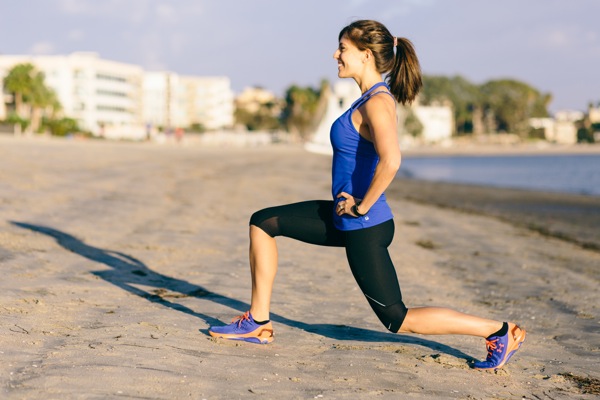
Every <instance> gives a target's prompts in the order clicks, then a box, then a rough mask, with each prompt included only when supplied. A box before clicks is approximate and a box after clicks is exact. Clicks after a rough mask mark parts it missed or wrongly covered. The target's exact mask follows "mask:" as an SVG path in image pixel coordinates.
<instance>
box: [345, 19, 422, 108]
mask: <svg viewBox="0 0 600 400" xmlns="http://www.w3.org/2000/svg"><path fill="white" fill-rule="evenodd" d="M343 36H346V37H347V38H348V39H350V40H351V41H352V43H354V45H356V47H358V48H359V49H360V50H367V49H369V50H371V52H372V53H373V56H374V57H375V67H376V68H377V71H379V72H380V73H382V74H383V73H387V77H386V82H387V84H388V85H389V86H390V91H391V92H392V94H393V95H394V97H395V98H396V99H397V100H398V102H399V103H401V104H410V103H412V102H413V100H414V99H415V97H417V94H418V93H419V91H420V90H421V87H422V86H423V82H422V80H421V66H420V65H419V60H418V59H417V53H416V52H415V49H414V47H413V44H412V43H411V42H410V40H408V39H406V38H400V37H399V38H395V37H394V36H392V34H391V33H390V31H389V30H388V29H387V28H386V27H385V26H384V25H383V24H381V23H380V22H377V21H372V20H360V21H355V22H353V23H351V24H350V25H348V26H346V27H345V28H344V29H342V30H341V31H340V35H339V40H341V39H342V37H343ZM394 42H397V44H396V53H395V54H394Z"/></svg>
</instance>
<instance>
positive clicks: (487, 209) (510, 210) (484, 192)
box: [387, 177, 600, 252]
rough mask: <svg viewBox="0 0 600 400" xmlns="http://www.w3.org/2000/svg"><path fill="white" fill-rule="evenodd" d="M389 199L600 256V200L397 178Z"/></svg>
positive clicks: (553, 193)
mask: <svg viewBox="0 0 600 400" xmlns="http://www.w3.org/2000/svg"><path fill="white" fill-rule="evenodd" d="M387 193H388V196H399V197H401V198H404V199H407V200H410V201H415V202H418V203H423V204H431V205H435V206H437V207H443V208H449V209H454V210H459V211H462V212H467V213H475V214H481V215H486V216H491V217H495V218H499V219H501V220H503V221H506V222H509V223H511V224H513V225H516V226H520V227H525V228H527V229H530V230H532V231H535V232H538V233H540V234H542V235H545V236H549V237H553V238H556V239H560V240H565V241H567V242H570V243H573V244H576V245H578V246H580V247H581V248H583V249H588V250H593V251H598V252H600V230H599V229H598V226H600V197H598V196H588V195H579V194H573V193H562V192H544V191H535V190H524V189H512V188H500V187H493V186H482V185H474V184H473V185H471V184H461V183H450V182H437V181H425V180H418V179H410V178H403V177H397V178H396V179H395V180H394V182H392V184H391V185H390V187H389V188H388V191H387Z"/></svg>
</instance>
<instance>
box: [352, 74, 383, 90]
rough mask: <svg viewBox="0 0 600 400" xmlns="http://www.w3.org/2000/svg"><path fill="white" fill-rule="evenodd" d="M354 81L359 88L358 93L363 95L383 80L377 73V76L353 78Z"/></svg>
mask: <svg viewBox="0 0 600 400" xmlns="http://www.w3.org/2000/svg"><path fill="white" fill-rule="evenodd" d="M354 81H355V82H356V84H357V85H358V87H359V88H360V92H361V93H362V94H364V93H366V92H367V90H369V89H371V88H372V87H373V86H374V85H376V84H378V83H379V82H383V78H382V77H381V75H380V74H379V73H377V74H368V75H366V76H363V77H357V78H354Z"/></svg>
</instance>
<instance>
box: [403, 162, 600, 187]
mask: <svg viewBox="0 0 600 400" xmlns="http://www.w3.org/2000/svg"><path fill="white" fill-rule="evenodd" d="M398 175H399V176H403V177H408V178H414V179H422V180H427V181H442V182H451V183H466V184H475V185H483V186H496V187H505V188H516V189H528V190H535V191H550V192H563V193H576V194H584V195H589V196H600V155H598V154H577V155H503V156H447V157H439V156H432V157H421V156H419V157H410V156H406V157H403V159H402V166H401V167H400V171H399V172H398Z"/></svg>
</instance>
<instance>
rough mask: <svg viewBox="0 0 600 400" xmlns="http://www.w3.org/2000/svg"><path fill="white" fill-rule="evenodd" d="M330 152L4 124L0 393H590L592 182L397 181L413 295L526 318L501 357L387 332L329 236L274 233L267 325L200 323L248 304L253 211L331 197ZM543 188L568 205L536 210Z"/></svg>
mask: <svg viewBox="0 0 600 400" xmlns="http://www.w3.org/2000/svg"><path fill="white" fill-rule="evenodd" d="M329 167H330V159H329V157H326V156H321V155H316V154H310V153H307V152H305V151H304V150H303V149H301V148H299V147H293V146H283V145H282V146H270V147H257V148H251V149H225V148H216V147H213V148H202V147H199V146H176V145H164V146H158V145H152V144H135V143H107V142H99V141H76V140H71V141H69V140H58V139H52V140H50V139H14V138H7V137H1V138H0V216H1V218H0V268H1V269H0V270H1V271H2V279H1V280H0V329H1V333H0V358H1V359H2V363H1V364H0V376H1V378H0V379H1V382H2V385H1V389H0V398H3V399H40V398H44V399H46V398H49V399H71V398H82V399H83V398H85V399H105V398H131V399H133V398H135V399H182V398H192V399H225V398H233V399H236V398H261V399H312V398H323V399H356V398H361V399H362V398H367V399H368V398H377V399H404V398H419V399H438V398H447V399H504V398H510V399H513V398H519V399H520V398H524V399H568V398H569V399H570V398H580V399H592V398H597V397H598V395H599V394H600V372H598V365H599V361H600V315H599V314H600V313H599V306H600V293H599V288H600V285H599V281H600V277H599V270H600V253H599V252H598V247H595V245H594V244H596V245H597V244H598V229H597V226H598V224H597V223H596V225H590V224H589V223H588V222H586V219H588V218H591V217H590V214H589V213H590V207H592V208H591V209H592V210H597V209H598V208H597V207H598V199H597V198H592V200H590V198H585V197H579V196H567V195H564V196H563V195H551V194H540V193H533V192H526V191H506V190H501V189H490V188H485V189H483V188H476V187H469V186H457V185H446V184H444V185H442V184H432V183H425V182H415V181H398V182H395V183H394V184H393V186H392V187H391V188H390V191H389V196H388V197H389V202H390V205H391V206H392V209H393V210H394V213H395V222H396V236H395V240H394V242H393V244H392V245H391V246H390V253H391V256H392V259H393V260H394V263H395V265H396V269H397V271H398V275H399V278H400V283H401V287H402V290H403V296H404V300H405V302H406V304H407V305H408V306H409V307H412V306H421V305H439V306H448V307H452V308H454V309H457V310H460V311H465V312H469V313H473V314H476V315H480V316H485V317H490V318H494V319H500V320H510V321H514V322H516V323H519V324H521V325H522V326H523V327H524V328H525V329H527V331H528V336H527V340H526V342H525V344H524V345H523V347H522V349H521V351H519V352H518V353H517V354H516V355H515V357H513V359H512V360H511V362H510V363H509V364H507V365H506V367H505V368H504V369H502V370H500V371H498V372H495V373H490V372H481V371H476V370H472V369H470V368H469V364H470V362H472V361H473V360H475V359H481V358H485V355H486V352H485V346H484V341H483V340H482V339H480V338H474V337H463V336H419V335H404V334H402V335H398V334H391V333H389V332H387V331H386V330H385V329H384V327H383V326H381V324H380V323H379V322H378V320H377V318H376V316H375V315H374V313H373V312H372V311H371V310H370V308H369V306H368V304H367V302H366V300H365V299H364V297H363V295H362V294H361V292H360V291H359V290H358V289H357V285H356V283H355V282H354V280H353V278H352V275H351V273H350V271H349V269H348V267H347V264H346V260H345V255H344V251H343V250H342V249H335V248H334V249H332V248H318V247H314V246H310V245H306V244H303V243H299V242H295V241H293V240H289V239H285V238H282V239H279V240H278V244H279V249H280V268H279V272H278V276H277V279H276V282H275V290H274V294H273V303H272V320H273V322H274V327H275V338H276V340H275V341H274V342H273V343H272V344H270V345H266V346H261V345H253V344H249V343H238V342H232V341H225V340H215V339H212V338H210V337H209V336H208V334H207V328H208V327H209V326H210V325H212V324H221V323H227V322H229V320H230V319H231V318H233V317H235V316H236V315H239V314H241V313H243V312H245V311H246V310H247V309H248V307H249V305H248V302H249V291H250V279H249V270H248V264H247V251H248V240H247V236H248V233H247V230H248V219H249V217H250V215H251V214H252V212H253V211H255V210H257V209H260V208H263V207H266V206H271V205H277V204H283V203H289V202H295V201H302V200H307V199H327V198H329V197H330V194H329V184H330V172H329ZM432 197H434V199H432ZM564 202H567V203H568V205H565V204H567V203H564ZM469 204H475V205H476V206H472V205H469ZM515 204H516V205H517V206H515ZM548 204H554V205H556V207H557V209H559V208H561V207H562V210H563V211H564V209H566V208H568V209H569V212H568V213H567V212H556V213H555V217H554V219H549V218H548V214H544V213H543V212H533V211H531V210H541V209H544V207H548ZM486 205H487V206H486ZM469 207H471V208H469ZM593 207H596V208H593ZM524 216H527V218H530V219H529V220H526V219H525V217H524ZM594 218H598V215H597V214H595V215H594ZM596 220H597V219H596ZM590 226H591V230H590ZM594 226H595V227H596V229H593V228H594ZM557 232H558V233H557ZM561 232H562V233H561Z"/></svg>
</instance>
